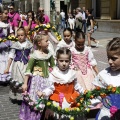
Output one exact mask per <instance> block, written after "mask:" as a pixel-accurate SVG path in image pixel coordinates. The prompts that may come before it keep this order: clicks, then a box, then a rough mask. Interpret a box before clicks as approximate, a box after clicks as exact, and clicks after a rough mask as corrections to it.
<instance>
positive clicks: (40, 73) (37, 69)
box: [33, 67, 44, 77]
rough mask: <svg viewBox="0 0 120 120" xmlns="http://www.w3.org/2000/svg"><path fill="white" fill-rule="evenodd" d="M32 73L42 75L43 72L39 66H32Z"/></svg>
mask: <svg viewBox="0 0 120 120" xmlns="http://www.w3.org/2000/svg"><path fill="white" fill-rule="evenodd" d="M33 75H40V76H42V77H43V76H44V74H43V72H42V68H41V67H34V70H33Z"/></svg>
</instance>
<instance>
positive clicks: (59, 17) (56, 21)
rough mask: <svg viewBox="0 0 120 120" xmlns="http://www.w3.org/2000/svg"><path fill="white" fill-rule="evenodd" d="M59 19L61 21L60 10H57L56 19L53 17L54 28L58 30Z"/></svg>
mask: <svg viewBox="0 0 120 120" xmlns="http://www.w3.org/2000/svg"><path fill="white" fill-rule="evenodd" d="M60 21H61V15H60V12H59V11H57V14H56V19H55V25H56V30H57V31H58V32H59V30H60Z"/></svg>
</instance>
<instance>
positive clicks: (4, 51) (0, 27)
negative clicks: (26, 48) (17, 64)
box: [0, 5, 13, 82]
mask: <svg viewBox="0 0 120 120" xmlns="http://www.w3.org/2000/svg"><path fill="white" fill-rule="evenodd" d="M7 19H8V10H7V9H5V8H2V5H0V66H1V67H0V82H7V81H8V80H9V79H10V73H8V74H4V70H5V69H6V66H7V63H8V54H9V51H10V46H11V45H12V42H11V41H9V40H6V41H5V42H3V41H2V40H3V39H5V38H6V37H7V36H8V35H9V34H10V33H11V34H12V33H13V30H12V29H11V27H10V24H9V23H8V22H7Z"/></svg>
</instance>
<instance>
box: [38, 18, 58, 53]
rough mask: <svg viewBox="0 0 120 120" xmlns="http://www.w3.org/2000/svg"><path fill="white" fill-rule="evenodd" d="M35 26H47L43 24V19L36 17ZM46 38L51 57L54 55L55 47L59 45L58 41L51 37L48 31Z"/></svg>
mask: <svg viewBox="0 0 120 120" xmlns="http://www.w3.org/2000/svg"><path fill="white" fill-rule="evenodd" d="M36 24H37V26H41V25H43V26H47V25H49V24H44V17H42V18H41V17H39V16H37V17H36ZM48 36H49V46H48V49H49V50H50V51H51V53H52V55H54V51H55V48H56V45H57V44H58V43H59V41H58V40H57V39H56V38H55V37H54V36H53V35H52V32H51V31H48Z"/></svg>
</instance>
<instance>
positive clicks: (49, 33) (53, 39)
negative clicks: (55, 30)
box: [48, 32, 59, 44]
mask: <svg viewBox="0 0 120 120" xmlns="http://www.w3.org/2000/svg"><path fill="white" fill-rule="evenodd" d="M48 36H49V37H50V38H51V39H52V41H53V42H55V43H56V44H58V43H59V41H58V40H56V38H55V37H54V36H53V35H52V34H51V32H48Z"/></svg>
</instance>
